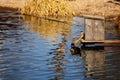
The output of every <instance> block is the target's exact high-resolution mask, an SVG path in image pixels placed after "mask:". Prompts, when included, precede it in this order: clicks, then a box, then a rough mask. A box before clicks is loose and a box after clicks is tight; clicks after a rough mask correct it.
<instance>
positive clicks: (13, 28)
mask: <svg viewBox="0 0 120 80" xmlns="http://www.w3.org/2000/svg"><path fill="white" fill-rule="evenodd" d="M10 13H11V12H7V13H2V12H1V13H0V15H2V16H0V17H1V19H0V21H2V22H6V23H17V24H18V23H19V24H21V25H19V26H17V25H10V24H7V25H6V24H2V25H0V80H120V47H119V46H117V45H116V46H114V47H111V46H109V47H103V48H104V49H98V50H91V49H88V50H84V49H83V50H82V51H81V56H80V55H72V54H71V52H70V44H71V42H72V40H73V39H75V38H77V37H78V36H79V34H80V32H81V31H83V30H84V26H80V25H73V24H78V23H79V22H82V24H84V19H83V18H78V17H74V18H65V19H66V20H68V21H73V23H72V24H71V25H68V24H64V23H59V22H54V21H49V20H44V19H39V18H34V17H30V16H26V17H23V18H24V19H22V17H21V15H19V14H17V13H14V14H12V15H14V17H13V16H10V17H7V18H6V17H4V16H5V14H10ZM108 24H109V23H108ZM108 24H107V25H108ZM113 26H114V25H113ZM106 28H108V27H106ZM112 31H113V32H112ZM119 31H120V30H119V29H107V31H105V32H106V36H105V37H106V38H107V39H120V36H119V34H120V32H119ZM111 34H112V36H109V35H111Z"/></svg>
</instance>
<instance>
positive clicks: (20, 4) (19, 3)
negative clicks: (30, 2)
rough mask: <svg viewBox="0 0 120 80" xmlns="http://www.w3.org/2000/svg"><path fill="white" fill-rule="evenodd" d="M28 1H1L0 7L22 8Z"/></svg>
mask: <svg viewBox="0 0 120 80" xmlns="http://www.w3.org/2000/svg"><path fill="white" fill-rule="evenodd" d="M25 1H26V0H0V6H2V7H10V8H22V7H23V6H24V3H25Z"/></svg>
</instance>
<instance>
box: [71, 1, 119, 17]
mask: <svg viewBox="0 0 120 80" xmlns="http://www.w3.org/2000/svg"><path fill="white" fill-rule="evenodd" d="M69 4H70V5H71V8H73V11H74V13H75V15H81V14H93V15H101V16H105V17H110V16H116V15H120V5H116V4H113V3H107V2H106V0H76V1H72V2H69Z"/></svg>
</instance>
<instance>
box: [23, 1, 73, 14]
mask: <svg viewBox="0 0 120 80" xmlns="http://www.w3.org/2000/svg"><path fill="white" fill-rule="evenodd" d="M70 11H71V9H70V8H69V5H68V4H67V3H66V1H65V0H27V1H26V3H25V6H24V7H23V8H22V10H21V12H22V13H23V14H30V15H38V16H66V15H70V14H71V12H70Z"/></svg>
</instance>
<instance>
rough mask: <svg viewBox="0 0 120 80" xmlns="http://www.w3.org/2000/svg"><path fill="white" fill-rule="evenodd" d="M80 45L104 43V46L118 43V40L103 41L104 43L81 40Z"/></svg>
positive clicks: (119, 41)
mask: <svg viewBox="0 0 120 80" xmlns="http://www.w3.org/2000/svg"><path fill="white" fill-rule="evenodd" d="M81 42H82V43H88V44H89V43H105V44H111V43H120V40H104V41H86V40H84V39H82V40H81Z"/></svg>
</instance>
